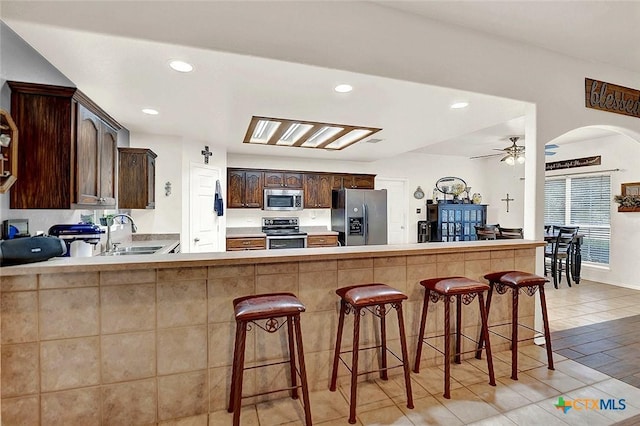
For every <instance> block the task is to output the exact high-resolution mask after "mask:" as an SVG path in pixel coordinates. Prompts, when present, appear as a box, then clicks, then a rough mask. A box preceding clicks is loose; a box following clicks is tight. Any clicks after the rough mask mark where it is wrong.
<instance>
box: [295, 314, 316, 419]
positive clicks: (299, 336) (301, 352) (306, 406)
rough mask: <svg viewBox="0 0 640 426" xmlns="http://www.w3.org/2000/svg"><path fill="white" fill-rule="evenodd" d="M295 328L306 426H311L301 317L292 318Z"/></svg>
mask: <svg viewBox="0 0 640 426" xmlns="http://www.w3.org/2000/svg"><path fill="white" fill-rule="evenodd" d="M292 321H293V322H294V326H295V334H296V343H297V346H298V363H299V364H300V377H301V379H300V381H301V382H302V402H303V404H304V419H305V424H306V425H307V426H310V425H311V424H312V420H311V404H310V402H309V384H308V383H307V367H306V365H305V362H304V349H303V347H302V330H301V327H300V317H299V316H295V317H292Z"/></svg>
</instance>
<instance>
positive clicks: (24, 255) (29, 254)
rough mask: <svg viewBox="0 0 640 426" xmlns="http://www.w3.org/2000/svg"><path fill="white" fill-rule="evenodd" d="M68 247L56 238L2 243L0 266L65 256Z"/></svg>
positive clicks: (0, 246) (19, 239)
mask: <svg viewBox="0 0 640 426" xmlns="http://www.w3.org/2000/svg"><path fill="white" fill-rule="evenodd" d="M66 251H67V246H66V245H65V244H64V241H62V240H61V239H60V238H56V237H45V236H38V237H25V238H16V239H13V240H4V241H0V266H10V265H22V264H23V263H34V262H41V261H43V260H49V259H51V258H52V257H56V256H63V255H64V254H65V253H66Z"/></svg>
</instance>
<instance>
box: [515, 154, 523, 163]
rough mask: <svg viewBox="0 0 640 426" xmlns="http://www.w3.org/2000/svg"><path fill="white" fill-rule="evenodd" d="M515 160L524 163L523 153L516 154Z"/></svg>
mask: <svg viewBox="0 0 640 426" xmlns="http://www.w3.org/2000/svg"><path fill="white" fill-rule="evenodd" d="M516 161H517V162H518V164H524V155H518V158H517V159H516Z"/></svg>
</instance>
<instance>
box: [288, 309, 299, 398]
mask: <svg viewBox="0 0 640 426" xmlns="http://www.w3.org/2000/svg"><path fill="white" fill-rule="evenodd" d="M292 321H293V317H292V316H290V317H287V336H288V339H289V369H290V371H291V387H292V389H291V398H293V399H298V387H297V384H298V380H297V378H296V352H295V345H294V343H293V339H294V338H293V324H292Z"/></svg>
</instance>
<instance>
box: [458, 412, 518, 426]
mask: <svg viewBox="0 0 640 426" xmlns="http://www.w3.org/2000/svg"><path fill="white" fill-rule="evenodd" d="M469 425H470V426H514V425H515V423H514V422H512V421H511V420H509V418H508V417H507V416H504V415H502V414H500V415H498V416H493V417H489V418H488V419H484V420H480V421H479V422H473V423H469Z"/></svg>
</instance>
